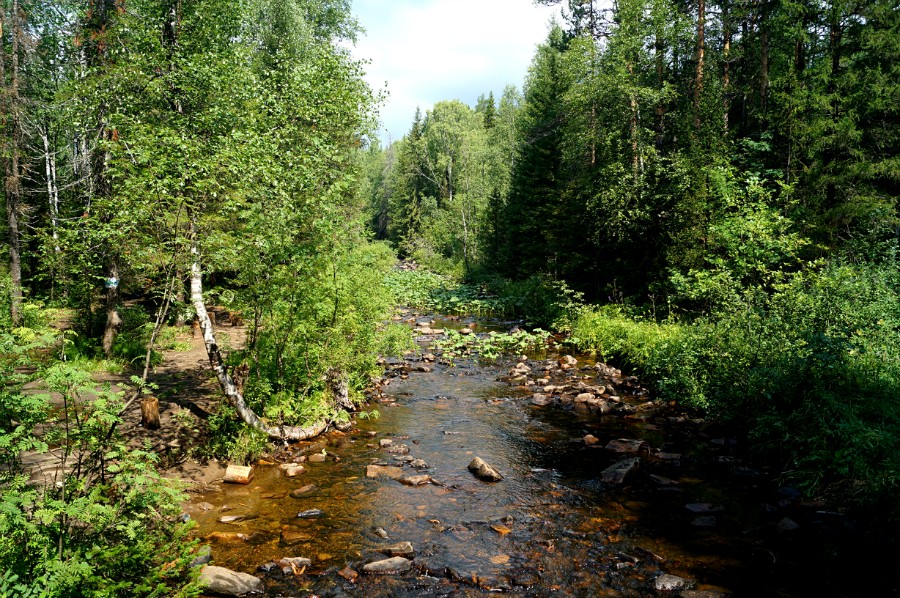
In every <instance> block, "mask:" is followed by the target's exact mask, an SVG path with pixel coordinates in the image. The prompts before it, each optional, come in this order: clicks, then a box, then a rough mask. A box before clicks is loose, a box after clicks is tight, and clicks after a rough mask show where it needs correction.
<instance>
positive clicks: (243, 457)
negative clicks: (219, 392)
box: [199, 403, 269, 464]
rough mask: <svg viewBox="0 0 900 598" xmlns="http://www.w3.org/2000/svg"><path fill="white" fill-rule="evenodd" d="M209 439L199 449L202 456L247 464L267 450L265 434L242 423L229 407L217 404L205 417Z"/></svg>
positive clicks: (267, 440)
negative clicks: (212, 411) (206, 417)
mask: <svg viewBox="0 0 900 598" xmlns="http://www.w3.org/2000/svg"><path fill="white" fill-rule="evenodd" d="M206 425H207V429H208V430H209V439H208V440H207V441H206V443H204V445H203V446H202V447H201V448H200V449H199V453H200V454H201V455H202V456H204V457H216V458H219V459H222V460H227V461H229V462H231V463H242V464H250V463H252V462H254V461H256V460H258V459H259V458H260V457H261V456H262V455H263V454H265V452H266V451H267V450H268V449H269V439H268V438H267V437H266V435H265V434H263V433H262V432H259V431H257V430H254V429H253V428H251V427H249V426H246V425H244V423H243V422H242V421H241V420H240V418H239V417H238V415H237V412H236V411H235V410H234V408H233V407H231V406H230V405H227V404H225V403H220V404H219V406H218V407H217V408H216V410H215V412H214V413H213V414H212V415H210V416H209V418H208V419H207V420H206Z"/></svg>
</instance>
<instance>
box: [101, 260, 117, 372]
mask: <svg viewBox="0 0 900 598" xmlns="http://www.w3.org/2000/svg"><path fill="white" fill-rule="evenodd" d="M119 299H120V295H119V264H118V263H116V261H115V260H113V261H111V262H110V264H109V268H108V269H107V277H106V326H104V328H103V353H104V354H105V355H106V356H107V357H109V356H111V355H112V346H113V343H114V342H116V336H117V335H118V334H119V329H120V328H121V327H122V317H121V316H120V315H119Z"/></svg>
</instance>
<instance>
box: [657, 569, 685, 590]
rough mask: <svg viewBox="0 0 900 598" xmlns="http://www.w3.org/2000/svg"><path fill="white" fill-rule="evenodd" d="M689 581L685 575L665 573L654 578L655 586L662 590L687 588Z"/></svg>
mask: <svg viewBox="0 0 900 598" xmlns="http://www.w3.org/2000/svg"><path fill="white" fill-rule="evenodd" d="M688 583H689V582H688V580H686V579H685V578H683V577H678V576H677V575H669V574H668V573H664V574H662V575H660V576H659V577H657V578H656V580H654V582H653V587H654V588H656V589H657V590H659V591H661V592H671V591H673V590H683V589H685V588H686V587H687V585H688Z"/></svg>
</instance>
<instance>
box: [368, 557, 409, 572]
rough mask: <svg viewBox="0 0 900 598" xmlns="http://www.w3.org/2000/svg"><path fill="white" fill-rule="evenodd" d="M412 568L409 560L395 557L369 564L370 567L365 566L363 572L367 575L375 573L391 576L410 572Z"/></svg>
mask: <svg viewBox="0 0 900 598" xmlns="http://www.w3.org/2000/svg"><path fill="white" fill-rule="evenodd" d="M411 567H412V563H410V562H409V559H405V558H403V557H402V556H395V557H392V558H389V559H384V560H383V561H375V562H373V563H369V564H368V565H363V571H364V572H366V573H375V574H379V575H390V574H392V573H403V572H404V571H409V570H410V568H411Z"/></svg>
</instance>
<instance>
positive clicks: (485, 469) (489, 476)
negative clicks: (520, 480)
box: [469, 457, 503, 482]
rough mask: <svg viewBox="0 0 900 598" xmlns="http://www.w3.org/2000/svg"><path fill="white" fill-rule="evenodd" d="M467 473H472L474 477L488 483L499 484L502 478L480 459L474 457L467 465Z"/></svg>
mask: <svg viewBox="0 0 900 598" xmlns="http://www.w3.org/2000/svg"><path fill="white" fill-rule="evenodd" d="M469 471H471V472H472V473H474V474H475V476H476V477H478V478H480V479H482V480H485V481H488V482H499V481H500V480H502V479H503V476H502V475H500V472H498V471H497V470H496V469H494V468H493V467H491V466H490V465H489V464H488V463H487V462H486V461H485V460H484V459H482V458H481V457H475V458H474V459H472V462H471V463H469Z"/></svg>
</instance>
